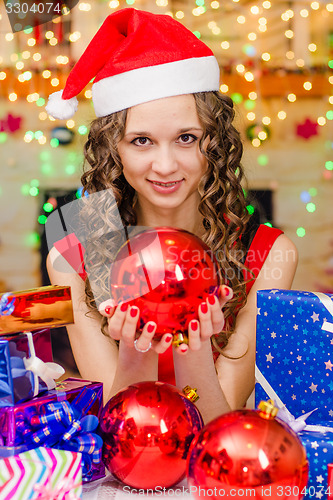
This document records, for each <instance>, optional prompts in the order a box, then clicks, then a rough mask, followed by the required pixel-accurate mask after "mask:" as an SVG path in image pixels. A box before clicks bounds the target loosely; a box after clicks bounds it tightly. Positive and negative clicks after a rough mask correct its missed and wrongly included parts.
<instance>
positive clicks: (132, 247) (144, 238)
mask: <svg viewBox="0 0 333 500" xmlns="http://www.w3.org/2000/svg"><path fill="white" fill-rule="evenodd" d="M219 285H220V279H219V276H218V263H217V261H216V259H215V257H214V255H213V253H212V251H211V250H210V249H209V247H208V246H207V245H206V244H205V243H204V242H203V241H202V240H201V239H200V238H198V237H197V236H195V235H194V234H192V233H190V232H188V231H184V230H180V229H174V228H170V227H160V228H151V229H147V230H144V231H142V232H140V233H139V234H136V235H135V236H133V237H130V238H129V239H128V240H127V242H126V243H125V244H124V245H123V246H122V248H121V249H120V250H119V252H118V254H117V257H116V259H115V261H114V263H113V264H112V266H111V271H110V290H111V297H112V299H114V300H115V302H116V303H117V304H118V303H119V302H121V301H123V302H128V303H129V304H130V305H135V306H137V307H138V308H139V309H140V323H139V325H138V327H139V329H141V328H143V326H144V324H145V323H147V322H148V321H154V322H155V323H156V324H157V329H156V334H155V337H156V338H158V337H161V336H162V335H163V334H164V333H172V334H179V333H180V334H186V332H187V329H188V324H189V322H190V321H191V320H192V319H198V308H199V305H200V303H201V302H202V301H205V300H206V298H207V297H208V296H209V295H210V294H215V295H216V296H217V295H218V290H219Z"/></svg>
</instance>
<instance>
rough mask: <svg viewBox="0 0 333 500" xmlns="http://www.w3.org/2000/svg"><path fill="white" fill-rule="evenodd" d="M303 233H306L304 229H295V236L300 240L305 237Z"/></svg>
mask: <svg viewBox="0 0 333 500" xmlns="http://www.w3.org/2000/svg"><path fill="white" fill-rule="evenodd" d="M305 233H306V231H305V229H304V227H298V228H297V229H296V234H297V236H299V237H300V238H303V236H305Z"/></svg>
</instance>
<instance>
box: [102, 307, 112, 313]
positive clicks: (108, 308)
mask: <svg viewBox="0 0 333 500" xmlns="http://www.w3.org/2000/svg"><path fill="white" fill-rule="evenodd" d="M104 311H105V314H111V311H112V307H111V306H106V308H105V309H104Z"/></svg>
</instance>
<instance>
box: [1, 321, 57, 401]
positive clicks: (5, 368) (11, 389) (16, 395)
mask: <svg viewBox="0 0 333 500" xmlns="http://www.w3.org/2000/svg"><path fill="white" fill-rule="evenodd" d="M29 339H30V340H29ZM31 342H32V344H31ZM31 351H33V352H31ZM33 355H34V356H35V357H34V359H35V363H34V366H37V363H38V366H39V367H41V366H43V367H45V366H48V367H50V366H52V367H53V366H58V365H54V364H52V365H48V363H51V362H52V361H53V358H52V346H51V334H50V330H49V329H48V328H44V329H42V330H37V331H35V332H33V333H30V332H27V333H18V334H16V335H12V336H9V335H8V336H2V337H0V407H2V406H12V405H14V404H17V403H20V402H23V401H27V400H29V399H31V398H33V397H34V396H35V395H37V394H41V393H42V392H45V391H47V389H48V385H47V382H46V381H45V380H43V379H42V378H40V377H38V374H37V371H38V369H36V370H35V368H34V367H33V366H32V365H31V364H30V368H32V371H31V370H30V369H29V368H28V366H29V363H27V362H26V360H28V359H30V361H32V359H33V357H32V356H33ZM37 358H38V361H36V360H37ZM42 362H43V363H42ZM45 363H47V365H45ZM34 371H35V373H34Z"/></svg>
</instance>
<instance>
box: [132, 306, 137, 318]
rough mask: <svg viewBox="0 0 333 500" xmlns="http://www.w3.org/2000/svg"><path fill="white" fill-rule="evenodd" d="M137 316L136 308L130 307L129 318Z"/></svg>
mask: <svg viewBox="0 0 333 500" xmlns="http://www.w3.org/2000/svg"><path fill="white" fill-rule="evenodd" d="M137 314H138V308H137V307H131V316H132V318H135V316H136V315H137Z"/></svg>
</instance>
